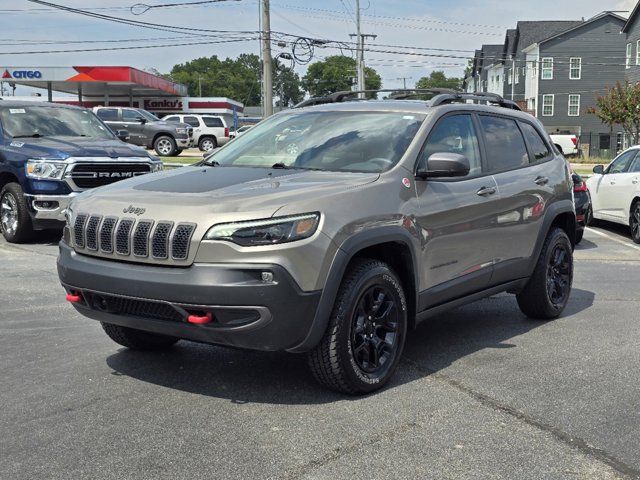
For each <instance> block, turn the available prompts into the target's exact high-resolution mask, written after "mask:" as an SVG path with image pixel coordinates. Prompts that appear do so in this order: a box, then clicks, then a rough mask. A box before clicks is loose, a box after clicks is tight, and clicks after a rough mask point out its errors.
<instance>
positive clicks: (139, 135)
mask: <svg viewBox="0 0 640 480" xmlns="http://www.w3.org/2000/svg"><path fill="white" fill-rule="evenodd" d="M145 123H146V121H145V119H144V118H143V117H142V115H140V114H139V113H138V112H136V111H135V110H129V109H126V108H123V109H122V127H123V128H124V129H125V130H128V131H129V136H130V137H131V143H133V144H135V145H146V144H147V142H146V135H145V134H144V125H145Z"/></svg>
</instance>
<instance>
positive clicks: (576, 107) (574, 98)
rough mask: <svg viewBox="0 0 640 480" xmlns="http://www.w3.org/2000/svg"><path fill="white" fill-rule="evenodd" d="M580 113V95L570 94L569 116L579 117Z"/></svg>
mask: <svg viewBox="0 0 640 480" xmlns="http://www.w3.org/2000/svg"><path fill="white" fill-rule="evenodd" d="M579 115H580V95H569V116H570V117H578V116H579Z"/></svg>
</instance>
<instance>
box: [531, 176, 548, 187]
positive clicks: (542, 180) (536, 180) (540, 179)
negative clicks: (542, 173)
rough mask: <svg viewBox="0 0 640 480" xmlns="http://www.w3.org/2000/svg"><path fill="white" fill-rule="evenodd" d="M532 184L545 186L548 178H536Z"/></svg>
mask: <svg viewBox="0 0 640 480" xmlns="http://www.w3.org/2000/svg"><path fill="white" fill-rule="evenodd" d="M534 182H536V183H537V184H538V185H540V186H542V185H546V184H547V183H549V178H548V177H537V178H536V179H535V180H534Z"/></svg>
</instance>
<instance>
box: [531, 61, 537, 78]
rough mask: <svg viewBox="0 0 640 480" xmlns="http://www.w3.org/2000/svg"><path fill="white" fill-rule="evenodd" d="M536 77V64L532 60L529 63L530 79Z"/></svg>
mask: <svg viewBox="0 0 640 480" xmlns="http://www.w3.org/2000/svg"><path fill="white" fill-rule="evenodd" d="M537 76H538V62H537V61H536V60H534V61H533V62H531V78H536V77H537Z"/></svg>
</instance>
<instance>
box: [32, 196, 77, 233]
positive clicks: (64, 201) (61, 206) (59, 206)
mask: <svg viewBox="0 0 640 480" xmlns="http://www.w3.org/2000/svg"><path fill="white" fill-rule="evenodd" d="M79 194H80V192H74V193H70V194H68V195H31V194H25V197H26V200H27V204H28V205H29V214H30V215H31V220H32V222H33V226H34V228H35V229H42V228H62V227H63V226H64V222H65V213H66V211H67V208H68V207H69V204H70V203H71V201H72V200H73V199H74V198H75V197H76V196H78V195H79Z"/></svg>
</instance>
